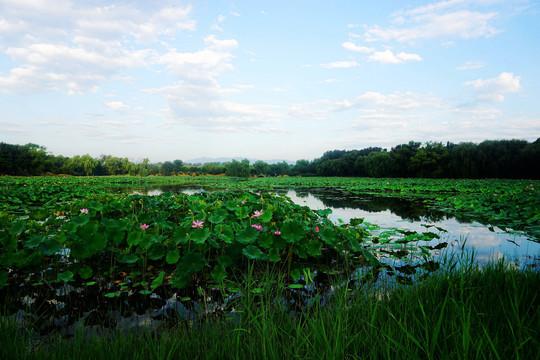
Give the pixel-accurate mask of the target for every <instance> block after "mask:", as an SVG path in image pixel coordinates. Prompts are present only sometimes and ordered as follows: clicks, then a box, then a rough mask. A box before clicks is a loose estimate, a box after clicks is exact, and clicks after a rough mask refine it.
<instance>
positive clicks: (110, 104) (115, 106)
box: [103, 101, 129, 111]
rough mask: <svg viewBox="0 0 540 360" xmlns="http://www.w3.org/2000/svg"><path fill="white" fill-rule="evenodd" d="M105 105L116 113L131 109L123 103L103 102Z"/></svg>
mask: <svg viewBox="0 0 540 360" xmlns="http://www.w3.org/2000/svg"><path fill="white" fill-rule="evenodd" d="M103 104H104V105H105V106H106V107H107V108H109V109H111V110H115V111H120V110H124V109H129V105H126V104H124V103H123V102H121V101H105V102H103Z"/></svg>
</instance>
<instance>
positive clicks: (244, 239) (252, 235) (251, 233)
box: [236, 227, 260, 244]
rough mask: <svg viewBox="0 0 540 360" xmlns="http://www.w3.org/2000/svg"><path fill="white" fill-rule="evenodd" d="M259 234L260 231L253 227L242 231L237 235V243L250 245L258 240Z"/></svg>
mask: <svg viewBox="0 0 540 360" xmlns="http://www.w3.org/2000/svg"><path fill="white" fill-rule="evenodd" d="M259 233H260V231H259V230H257V229H255V228H253V227H248V228H245V229H242V230H240V231H238V232H237V233H236V241H238V242H240V243H242V244H250V243H252V242H254V241H255V240H256V239H257V236H259Z"/></svg>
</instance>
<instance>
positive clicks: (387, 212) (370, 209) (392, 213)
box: [130, 186, 540, 266]
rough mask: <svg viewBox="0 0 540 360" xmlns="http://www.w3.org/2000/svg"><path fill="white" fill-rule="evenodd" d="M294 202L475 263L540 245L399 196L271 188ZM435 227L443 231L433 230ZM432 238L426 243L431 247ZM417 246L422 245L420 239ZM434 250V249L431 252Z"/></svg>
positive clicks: (517, 255) (514, 256) (524, 257)
mask: <svg viewBox="0 0 540 360" xmlns="http://www.w3.org/2000/svg"><path fill="white" fill-rule="evenodd" d="M130 191H137V192H140V193H142V194H146V195H151V196H152V195H159V194H161V193H163V192H166V191H170V192H183V193H188V194H193V193H196V192H201V191H205V189H203V188H201V187H186V186H162V187H152V188H145V189H130ZM273 191H274V192H276V193H278V194H281V195H286V196H287V197H289V198H290V199H291V200H292V201H294V202H295V203H297V204H299V205H303V206H308V207H309V208H311V209H312V210H318V209H325V208H328V209H331V210H332V214H330V216H329V218H330V219H331V220H332V221H334V222H336V223H337V222H340V220H341V221H343V222H345V223H348V222H349V221H350V220H351V219H353V218H363V219H364V222H366V223H369V224H373V225H374V226H376V227H377V229H374V230H372V231H371V232H372V234H378V233H381V232H383V231H385V230H388V229H403V230H405V229H406V230H411V231H415V232H419V233H420V232H426V231H432V232H435V233H438V234H439V235H440V237H441V238H440V240H438V241H439V243H447V244H448V248H449V249H450V250H452V249H456V250H462V249H464V250H466V251H474V252H475V254H476V259H477V261H478V262H480V263H483V262H488V261H490V260H497V259H500V258H502V257H504V258H505V259H506V260H508V261H517V262H518V263H519V264H520V265H521V266H526V265H528V264H532V263H535V262H537V260H538V257H539V255H540V243H538V242H535V241H532V240H531V239H530V238H529V237H528V236H527V235H526V234H524V233H523V232H517V231H515V232H514V231H506V230H503V229H500V228H497V227H494V226H488V225H484V224H481V223H479V222H476V221H473V220H467V219H457V218H455V217H453V216H451V215H449V214H447V213H444V212H441V211H436V210H433V209H430V208H428V207H427V206H426V205H425V204H424V203H423V202H421V201H412V200H410V199H405V198H399V197H379V196H374V195H369V194H351V193H344V192H342V191H339V190H331V189H310V190H306V189H286V190H284V189H276V190H273ZM437 228H440V229H444V230H445V231H439V230H438V229H437ZM436 241H437V240H436V239H434V240H432V241H430V243H429V245H430V246H436V245H437V242H436ZM420 245H423V244H422V243H421V244H420ZM438 253H439V252H435V255H437V254H438Z"/></svg>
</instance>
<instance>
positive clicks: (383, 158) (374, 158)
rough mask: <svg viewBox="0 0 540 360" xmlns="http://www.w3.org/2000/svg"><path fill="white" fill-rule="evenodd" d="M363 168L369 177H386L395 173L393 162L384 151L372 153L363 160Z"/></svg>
mask: <svg viewBox="0 0 540 360" xmlns="http://www.w3.org/2000/svg"><path fill="white" fill-rule="evenodd" d="M365 167H366V169H367V172H368V175H369V176H370V177H388V176H389V174H391V173H392V172H393V171H395V168H396V164H395V160H394V158H393V156H392V155H390V153H388V152H386V151H381V152H372V153H370V154H369V155H368V156H367V157H366V159H365Z"/></svg>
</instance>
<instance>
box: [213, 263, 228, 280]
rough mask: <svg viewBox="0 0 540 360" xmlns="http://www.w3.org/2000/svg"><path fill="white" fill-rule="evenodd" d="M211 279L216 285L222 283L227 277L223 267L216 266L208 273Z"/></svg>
mask: <svg viewBox="0 0 540 360" xmlns="http://www.w3.org/2000/svg"><path fill="white" fill-rule="evenodd" d="M210 275H211V276H212V278H213V279H214V281H215V282H217V283H222V282H223V280H225V278H226V277H227V272H226V271H225V266H223V265H219V264H218V265H216V266H215V267H214V269H213V270H212V272H211V273H210Z"/></svg>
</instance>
